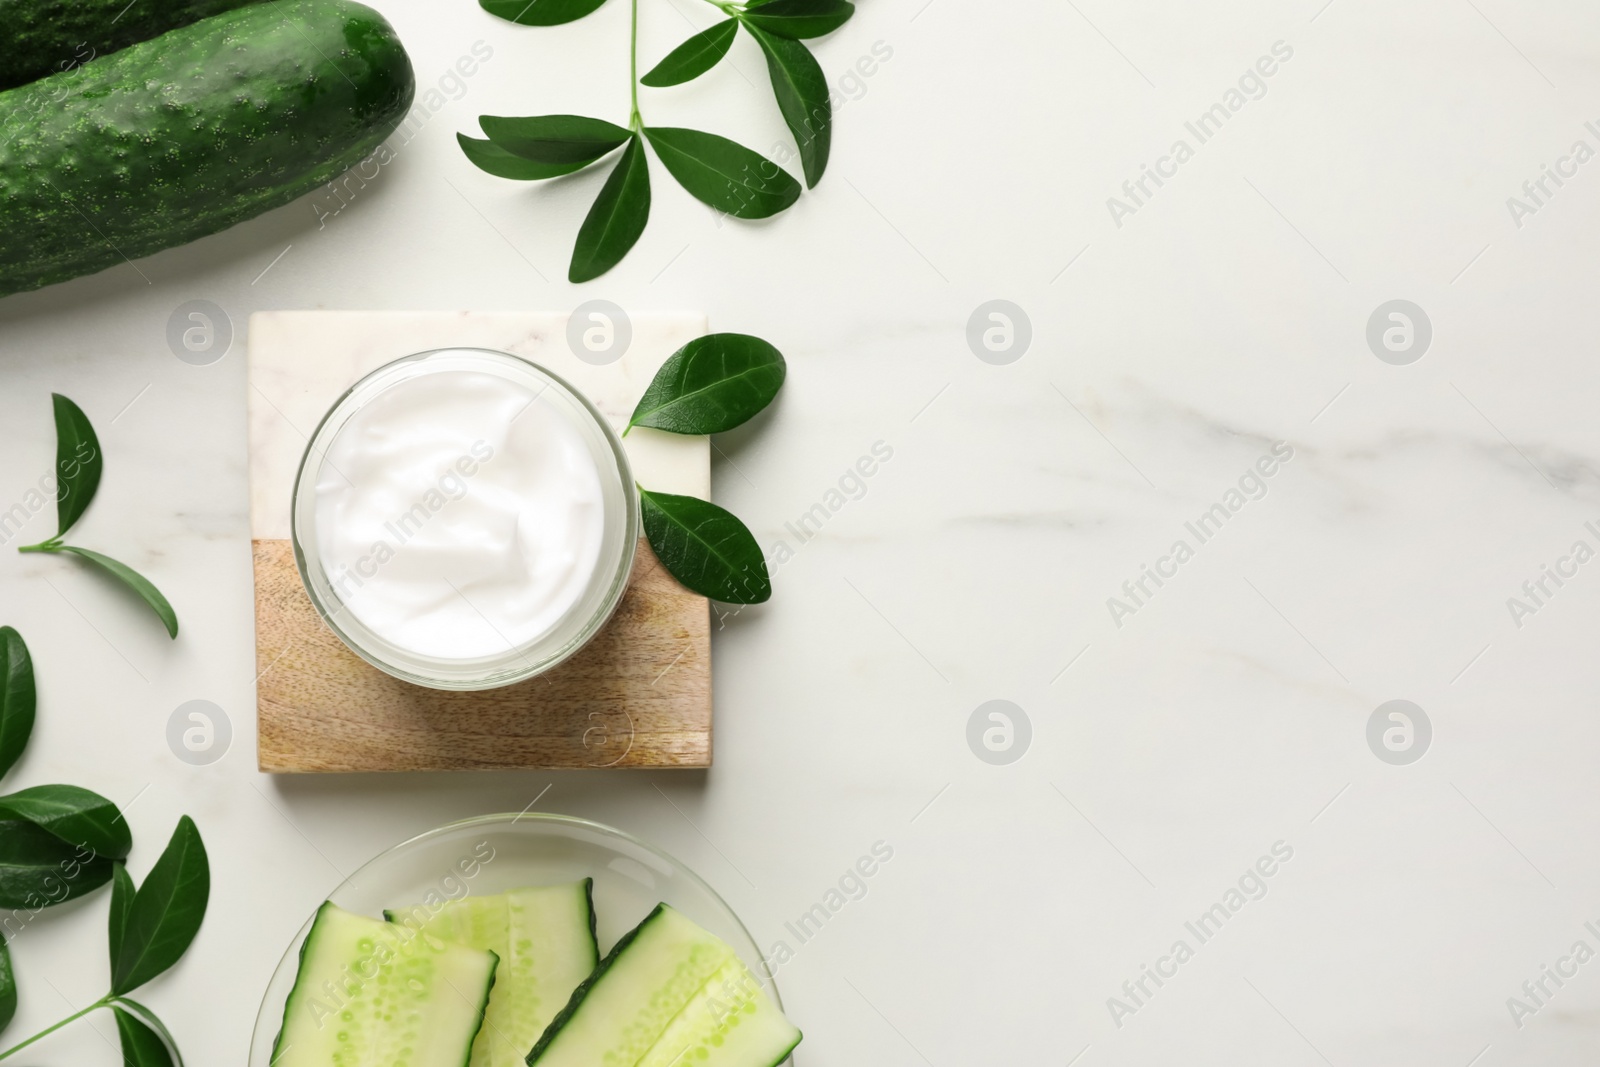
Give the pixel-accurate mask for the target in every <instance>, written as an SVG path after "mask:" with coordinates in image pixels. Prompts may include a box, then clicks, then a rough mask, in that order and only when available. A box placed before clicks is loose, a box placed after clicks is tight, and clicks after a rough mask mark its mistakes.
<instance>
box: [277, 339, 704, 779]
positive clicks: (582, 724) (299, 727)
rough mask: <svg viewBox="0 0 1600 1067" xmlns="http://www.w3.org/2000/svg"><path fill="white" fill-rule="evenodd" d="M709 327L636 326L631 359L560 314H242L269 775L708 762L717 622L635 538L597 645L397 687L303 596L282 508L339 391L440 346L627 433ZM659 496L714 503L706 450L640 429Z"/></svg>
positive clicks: (633, 447)
mask: <svg viewBox="0 0 1600 1067" xmlns="http://www.w3.org/2000/svg"><path fill="white" fill-rule="evenodd" d="M704 332H705V320H704V319H703V318H702V317H700V316H693V315H650V316H639V317H636V318H634V319H633V320H632V340H631V343H630V344H629V347H628V349H627V351H626V352H625V353H624V355H623V356H622V358H621V359H620V360H618V361H616V362H613V363H610V364H605V365H594V364H591V363H587V362H585V361H583V360H581V359H579V358H578V357H577V356H576V355H574V354H573V352H572V350H571V349H570V348H569V347H568V344H567V316H565V315H560V314H543V313H529V312H509V313H429V312H342V311H288V312H286V311H269V312H259V313H257V314H255V315H252V316H251V317H250V331H249V344H248V355H247V361H248V370H247V376H248V383H249V384H248V389H249V393H250V396H249V421H250V525H251V547H252V552H253V558H254V566H255V589H256V669H257V671H258V673H259V677H258V678H257V680H256V747H257V762H258V764H259V766H260V768H261V770H263V771H267V772H273V773H295V772H314V771H419V770H469V769H538V768H577V767H709V766H710V765H711V613H710V605H709V603H708V602H707V601H706V599H705V598H704V597H700V596H697V595H695V594H693V593H690V592H689V591H687V590H685V589H684V588H683V587H682V586H680V585H678V584H677V582H675V581H674V580H673V579H672V577H671V576H670V575H668V574H667V573H666V572H665V570H663V569H662V567H661V565H660V563H659V562H657V560H656V558H655V556H654V555H653V554H652V553H651V552H650V548H649V545H648V544H647V543H646V542H645V541H644V539H643V538H641V539H640V542H639V556H638V561H637V563H636V564H635V567H634V573H633V580H632V581H631V583H630V584H629V587H628V591H627V592H626V594H624V596H623V599H622V603H621V605H620V607H619V608H618V610H617V613H616V615H615V616H613V618H612V619H611V621H610V622H609V623H608V624H607V625H606V627H605V629H604V630H602V631H601V632H600V633H599V634H598V635H597V636H596V637H595V639H594V640H593V641H591V642H590V643H589V644H588V645H587V646H586V647H585V648H584V649H583V650H582V651H581V652H579V653H578V654H577V655H576V656H574V657H572V658H571V659H570V660H568V661H567V662H565V663H563V664H561V666H559V667H557V668H555V669H554V670H552V671H550V672H548V673H547V674H544V675H541V676H540V677H538V678H534V679H531V680H530V681H527V682H523V683H520V684H518V685H514V686H508V687H506V688H502V689H491V690H485V691H482V692H476V693H456V692H442V691H439V690H433V689H425V688H422V687H420V686H414V685H411V684H409V683H407V682H402V681H400V680H399V679H397V678H392V677H390V676H389V675H387V674H385V673H383V672H382V671H380V670H378V669H377V668H376V667H373V666H371V665H370V664H368V663H366V662H365V661H364V660H362V659H361V658H360V657H358V656H356V655H355V654H354V653H353V652H351V651H350V650H349V649H347V648H345V646H344V644H343V643H342V642H341V641H340V640H339V638H338V637H337V636H335V635H334V633H333V632H332V631H331V630H329V629H328V628H327V626H326V625H324V624H323V622H322V620H321V618H320V617H319V616H318V615H317V612H316V608H315V607H314V606H313V605H312V603H311V599H310V597H308V596H307V595H306V592H305V588H304V586H303V585H302V584H301V581H300V574H299V571H298V570H297V569H296V566H295V561H294V551H293V546H292V545H291V543H290V541H289V527H290V523H289V511H290V508H289V505H290V495H291V492H292V490H293V486H294V477H295V472H296V471H297V470H298V468H299V464H300V458H301V455H302V453H303V452H304V451H305V446H306V440H307V437H308V435H309V434H310V433H311V432H312V431H313V430H314V429H315V427H316V425H317V423H318V421H319V420H320V419H321V418H322V416H323V414H324V413H325V412H326V411H327V410H328V408H329V407H330V406H332V404H333V403H334V401H335V400H336V399H337V398H338V396H339V395H340V394H341V393H342V392H343V391H344V390H345V389H347V388H348V387H349V386H350V385H351V384H353V383H354V382H355V381H356V379H358V378H360V377H361V376H362V375H364V374H366V373H367V372H369V371H371V370H374V369H375V368H377V367H379V366H381V365H383V364H384V363H387V362H389V361H390V360H392V359H396V358H399V357H400V356H404V355H407V354H409V353H412V352H421V351H426V350H428V349H432V348H450V347H476V348H494V349H499V350H501V351H504V352H510V353H512V354H514V355H519V356H524V357H526V358H528V359H531V360H533V361H534V362H536V363H539V364H541V365H543V366H546V367H548V368H550V369H551V370H552V371H554V372H555V373H557V374H559V375H561V376H562V377H563V378H565V379H566V380H567V381H568V382H570V383H572V385H573V386H574V387H575V388H577V389H579V390H580V391H582V392H583V393H584V394H585V395H586V396H587V397H588V398H589V399H590V400H591V401H592V402H593V403H594V404H595V406H596V407H598V408H599V409H600V411H601V412H602V413H603V414H604V415H605V416H606V417H607V418H608V419H610V420H611V422H612V424H613V425H614V426H616V427H618V428H620V427H621V426H622V425H624V424H625V423H626V422H627V418H628V415H629V414H631V413H632V410H633V406H634V404H635V403H636V402H637V400H638V398H639V396H640V395H642V394H643V392H644V389H645V386H647V385H648V384H649V382H650V379H651V378H652V377H653V376H654V375H655V372H656V370H657V369H658V368H659V367H660V365H661V364H662V363H663V362H664V361H665V360H666V358H667V357H668V356H670V355H671V354H672V353H673V352H674V351H676V350H677V349H678V348H679V347H680V346H682V345H683V344H684V343H685V342H687V341H689V340H691V339H692V338H694V337H697V336H699V335H700V334H702V333H704ZM625 445H626V447H627V450H628V457H629V459H630V461H631V462H632V463H633V467H634V473H635V476H636V477H637V478H638V479H639V481H640V482H641V483H643V484H645V485H648V486H650V487H651V488H652V489H661V490H663V491H666V492H672V493H688V494H692V495H696V496H701V497H706V498H709V496H710V489H711V484H710V483H711V457H710V444H709V441H708V440H707V439H706V438H686V437H677V436H674V435H671V434H663V433H658V432H655V431H650V430H634V431H633V432H632V433H630V434H629V435H628V438H627V441H626V442H625Z"/></svg>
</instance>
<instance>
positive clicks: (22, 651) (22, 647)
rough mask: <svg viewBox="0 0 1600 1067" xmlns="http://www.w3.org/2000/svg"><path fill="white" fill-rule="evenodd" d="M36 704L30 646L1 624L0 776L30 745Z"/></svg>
mask: <svg viewBox="0 0 1600 1067" xmlns="http://www.w3.org/2000/svg"><path fill="white" fill-rule="evenodd" d="M37 703H38V696H37V693H36V692H35V690H34V684H33V659H32V658H31V657H30V656H29V655H28V646H27V644H26V643H25V642H24V641H23V640H22V635H21V634H19V633H17V631H16V630H13V629H12V628H11V627H9V626H0V778H3V777H5V773H6V772H7V771H9V770H10V769H11V768H12V767H14V766H16V763H17V760H19V759H21V758H22V750H23V749H25V748H27V747H28V738H29V737H30V736H31V735H32V734H33V712H34V708H35V706H36V705H37Z"/></svg>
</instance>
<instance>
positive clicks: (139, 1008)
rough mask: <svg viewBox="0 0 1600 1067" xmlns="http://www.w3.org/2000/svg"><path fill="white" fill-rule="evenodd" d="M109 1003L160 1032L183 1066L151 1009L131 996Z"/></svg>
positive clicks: (174, 1042)
mask: <svg viewBox="0 0 1600 1067" xmlns="http://www.w3.org/2000/svg"><path fill="white" fill-rule="evenodd" d="M111 1003H112V1005H113V1006H115V1007H121V1008H122V1009H123V1010H124V1011H126V1012H127V1013H128V1014H129V1015H132V1016H133V1017H134V1018H136V1019H138V1020H139V1021H140V1022H142V1023H144V1024H145V1025H146V1026H148V1027H149V1028H150V1029H152V1030H154V1031H155V1032H156V1033H158V1034H160V1035H161V1039H162V1040H163V1041H165V1042H166V1043H167V1050H168V1051H169V1052H171V1053H172V1059H173V1061H174V1063H176V1064H177V1067H183V1053H182V1052H180V1051H179V1050H178V1042H177V1039H176V1038H174V1037H173V1036H172V1031H171V1030H168V1029H167V1024H166V1023H164V1022H162V1021H161V1020H160V1019H159V1018H158V1017H157V1016H156V1013H155V1012H153V1011H151V1010H150V1009H149V1008H147V1007H145V1006H144V1005H143V1004H141V1003H139V1002H138V1001H137V1000H134V999H133V998H132V997H112V998H111ZM285 1051H287V1050H285Z"/></svg>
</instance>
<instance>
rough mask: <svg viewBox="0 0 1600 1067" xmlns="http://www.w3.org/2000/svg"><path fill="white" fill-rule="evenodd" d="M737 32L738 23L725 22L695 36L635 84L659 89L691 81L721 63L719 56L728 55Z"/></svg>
mask: <svg viewBox="0 0 1600 1067" xmlns="http://www.w3.org/2000/svg"><path fill="white" fill-rule="evenodd" d="M738 33H739V21H738V20H737V19H727V20H725V21H723V22H719V23H717V24H716V25H715V26H713V27H711V28H710V29H709V30H705V31H703V32H701V33H697V34H695V35H694V36H693V37H691V38H689V39H688V40H687V41H685V42H683V43H682V44H680V45H679V46H678V47H676V48H674V49H673V50H672V51H670V52H668V53H667V58H665V59H663V60H662V61H661V62H659V63H657V64H656V65H655V66H654V67H652V68H651V69H650V72H649V73H647V74H646V75H645V76H644V77H642V78H640V79H639V84H640V85H648V86H650V87H651V88H654V89H660V88H663V87H665V86H668V85H682V84H683V83H684V82H687V81H693V80H694V79H696V78H698V77H700V75H702V74H704V73H705V72H706V71H708V70H710V69H711V68H712V67H714V66H716V65H717V64H718V63H719V62H721V60H722V57H723V56H725V55H727V54H728V49H730V48H732V47H733V39H734V37H735V36H737V35H738Z"/></svg>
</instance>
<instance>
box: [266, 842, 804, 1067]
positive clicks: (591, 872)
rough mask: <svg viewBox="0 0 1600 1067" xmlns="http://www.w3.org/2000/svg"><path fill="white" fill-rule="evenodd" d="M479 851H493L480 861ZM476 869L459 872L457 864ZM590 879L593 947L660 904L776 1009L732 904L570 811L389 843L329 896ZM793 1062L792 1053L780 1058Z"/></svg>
mask: <svg viewBox="0 0 1600 1067" xmlns="http://www.w3.org/2000/svg"><path fill="white" fill-rule="evenodd" d="M485 855H491V857H492V858H490V859H488V860H485V859H484V858H483V857H484V856H485ZM463 861H466V868H465V869H472V867H473V866H474V863H473V861H476V867H477V873H476V874H475V875H474V876H473V877H471V878H467V877H464V876H463V874H462V873H461V872H462V870H463V868H462V866H460V865H461V864H462V863H463ZM586 877H590V878H593V879H594V910H595V917H596V920H597V927H596V934H597V937H598V939H599V942H600V952H601V954H602V955H604V954H605V953H606V952H608V951H610V949H611V946H612V945H614V944H615V943H616V942H617V940H618V939H619V938H620V937H621V936H622V935H623V934H625V933H627V932H628V931H629V930H631V929H633V927H634V926H636V925H637V924H638V922H639V920H641V919H643V918H644V917H645V916H646V915H648V914H649V913H650V910H651V909H652V908H654V907H655V906H656V905H657V904H658V903H666V904H669V905H671V906H672V907H674V908H677V909H678V910H679V911H681V912H683V914H684V915H686V916H688V917H689V918H690V919H692V920H694V921H695V922H697V923H699V924H700V925H701V926H703V927H705V928H706V929H707V930H709V931H711V932H712V933H714V934H716V935H717V936H718V937H720V938H722V939H723V940H724V941H726V942H727V943H728V944H729V945H730V946H731V947H732V948H733V950H734V951H735V952H736V953H738V955H739V958H740V959H742V960H743V961H744V963H745V966H747V967H749V968H750V971H751V973H752V974H754V975H756V976H757V977H758V978H759V979H761V980H762V982H763V984H764V985H765V986H766V989H767V992H768V994H769V995H770V996H771V997H772V1001H773V1003H774V1004H776V1005H778V1007H779V1008H780V1009H781V1008H782V1007H783V1000H782V998H780V997H779V996H778V987H777V984H776V983H775V982H774V981H773V980H772V974H771V971H769V970H768V968H767V966H766V963H765V962H764V960H763V959H762V956H761V951H760V949H758V948H757V947H756V943H755V939H754V938H752V937H751V936H750V932H749V931H748V930H746V929H745V927H744V924H743V923H741V922H740V921H739V917H738V916H737V915H735V914H734V913H733V909H732V908H730V907H728V905H727V903H726V902H725V901H723V899H722V898H721V897H719V896H718V895H717V893H716V891H715V890H713V889H712V888H711V887H710V886H709V885H707V884H706V883H705V882H704V881H703V880H702V879H701V878H700V876H699V875H697V874H695V873H694V872H693V871H691V870H689V868H687V867H685V866H684V865H683V864H681V863H679V862H678V861H677V860H675V859H673V858H672V857H671V856H669V855H667V854H666V853H665V852H662V851H661V850H660V849H658V848H656V847H654V846H652V845H647V844H645V843H644V842H643V841H640V840H639V839H638V838H636V837H632V836H630V835H629V834H625V833H623V832H622V831H621V830H616V829H613V828H612V827H609V826H605V825H603V824H601V823H597V822H590V821H588V820H587V819H578V818H574V817H572V816H569V815H545V814H537V813H529V814H523V815H484V816H480V817H479V818H476V819H466V820H464V821H462V822H454V823H450V824H449V825H447V826H441V827H440V828H439V829H437V830H430V831H429V832H427V833H425V834H423V835H421V836H420V837H413V838H412V839H411V840H409V841H406V842H404V843H402V844H399V845H396V846H395V847H393V848H391V849H390V850H389V851H387V852H385V853H383V854H382V855H380V856H378V857H377V858H376V859H373V860H372V861H370V862H369V863H367V864H366V866H364V867H362V868H361V869H360V870H358V871H356V872H355V873H354V874H352V875H351V876H350V877H349V878H348V879H346V880H345V882H344V884H342V885H340V886H339V888H337V889H335V890H334V891H333V893H332V894H331V895H330V896H329V897H328V899H329V900H331V901H333V903H335V904H337V905H338V906H339V907H341V908H345V909H347V910H349V911H353V912H357V913H359V914H362V915H369V916H372V917H373V918H377V917H379V916H381V915H382V914H383V909H384V908H393V907H398V906H402V905H407V904H413V903H416V902H417V901H420V900H422V899H423V898H424V897H425V896H426V895H427V894H428V893H430V892H434V893H439V894H441V895H445V896H459V895H461V894H462V893H463V892H470V893H474V894H476V893H483V894H494V893H504V892H506V891H508V890H511V889H517V888H521V887H524V886H531V885H550V884H554V883H558V882H573V881H577V880H578V879H580V878H586ZM312 918H315V915H312V916H309V917H307V919H306V921H305V924H304V925H302V926H301V927H300V932H299V933H297V934H295V936H294V940H293V941H292V942H290V944H289V947H288V948H287V949H286V950H285V951H284V953H283V959H282V960H280V961H279V963H278V969H277V970H276V971H275V972H273V975H272V980H271V981H270V982H269V983H267V992H266V995H265V996H264V997H262V999H261V1008H260V1011H259V1012H258V1013H257V1014H256V1027H255V1033H254V1035H253V1036H252V1037H251V1039H250V1065H249V1067H271V1061H272V1043H273V1040H274V1039H275V1038H276V1037H277V1036H278V1029H279V1027H280V1026H281V1025H282V1024H283V1006H284V1002H285V1001H287V1000H288V998H289V990H290V989H292V988H293V986H294V980H295V975H296V974H297V973H298V971H299V968H300V945H301V943H302V942H303V941H304V940H305V936H306V933H307V932H308V931H309V930H310V929H311V920H312ZM784 1062H785V1063H789V1064H792V1063H793V1059H792V1057H791V1058H790V1059H789V1060H785V1061H784Z"/></svg>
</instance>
